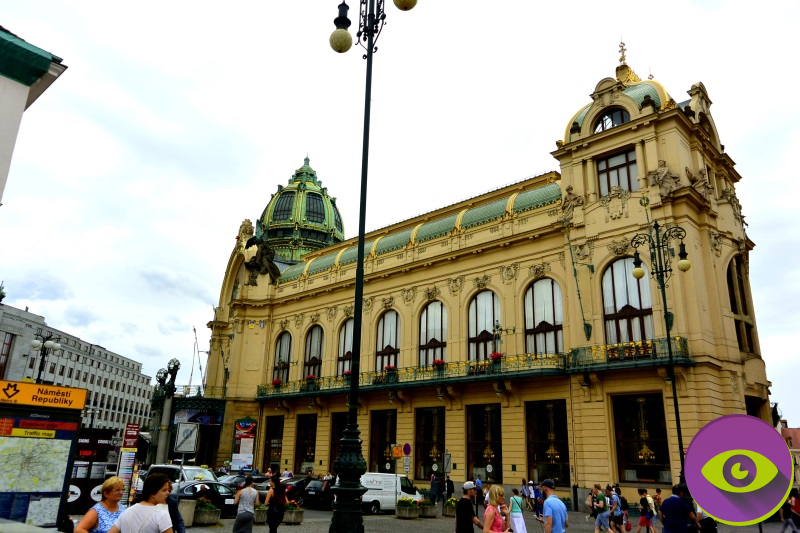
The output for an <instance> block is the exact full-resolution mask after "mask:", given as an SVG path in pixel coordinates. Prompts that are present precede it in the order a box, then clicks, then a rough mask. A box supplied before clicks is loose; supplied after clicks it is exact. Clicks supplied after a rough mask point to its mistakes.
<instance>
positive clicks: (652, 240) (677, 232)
mask: <svg viewBox="0 0 800 533" xmlns="http://www.w3.org/2000/svg"><path fill="white" fill-rule="evenodd" d="M649 203H650V200H649V199H648V198H647V197H646V196H643V197H642V198H641V199H640V200H639V204H640V205H641V206H642V207H644V210H645V215H646V216H647V233H637V234H636V235H634V236H633V239H631V246H632V247H633V248H634V250H637V249H638V248H639V247H640V246H643V245H645V244H646V245H647V246H648V249H649V251H650V265H651V272H650V275H651V276H652V277H653V279H654V280H655V282H656V285H657V286H658V288H659V290H660V291H661V301H662V303H663V305H664V324H665V325H666V330H667V355H668V357H669V362H668V366H667V372H668V373H667V376H668V377H669V380H670V382H671V383H672V403H673V407H674V409H675V425H676V428H677V432H678V452H679V457H680V461H681V473H680V478H679V480H678V483H679V484H680V485H681V486H682V487H683V491H684V492H683V494H684V499H685V500H687V503H690V504H691V498H692V497H691V495H690V494H689V488H688V487H687V486H686V478H685V476H684V453H683V435H682V433H681V412H680V408H679V406H678V388H677V384H676V380H675V363H674V360H673V356H672V338H671V337H670V331H671V330H672V324H673V319H674V317H673V315H672V313H670V312H669V310H668V309H667V290H666V289H667V286H668V285H667V283H668V282H669V278H670V277H672V264H671V262H670V258H671V257H673V256H674V255H675V250H674V249H673V248H671V247H670V241H672V240H675V239H678V240H680V245H679V248H678V270H680V271H681V272H686V271H687V270H689V269H690V268H691V267H692V264H691V263H690V262H689V260H688V256H689V254H688V253H686V245H685V244H683V239H685V238H686V230H684V229H683V228H681V227H680V226H668V227H666V228H662V227H661V225H660V224H659V223H658V221H657V220H656V221H655V222H653V223H652V224H650V217H649V215H647V206H648V205H649ZM633 266H634V269H633V277H635V278H636V279H642V278H643V277H644V275H645V270H644V268H642V260H641V258H640V257H639V252H638V251H636V252H634V254H633Z"/></svg>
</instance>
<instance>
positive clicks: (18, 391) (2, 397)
mask: <svg viewBox="0 0 800 533" xmlns="http://www.w3.org/2000/svg"><path fill="white" fill-rule="evenodd" d="M0 404H17V405H33V406H36V407H51V408H56V409H83V408H84V406H85V405H86V389H73V388H71V387H55V386H53V385H37V384H35V383H22V382H20V381H3V380H0Z"/></svg>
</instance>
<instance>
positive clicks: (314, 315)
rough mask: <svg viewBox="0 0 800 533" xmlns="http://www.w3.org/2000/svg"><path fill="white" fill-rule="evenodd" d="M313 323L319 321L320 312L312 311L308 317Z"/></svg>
mask: <svg viewBox="0 0 800 533" xmlns="http://www.w3.org/2000/svg"><path fill="white" fill-rule="evenodd" d="M308 318H309V320H310V321H311V323H312V324H316V323H317V322H319V312H317V313H312V314H311V316H310V317H308Z"/></svg>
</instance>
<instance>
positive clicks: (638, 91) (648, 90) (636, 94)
mask: <svg viewBox="0 0 800 533" xmlns="http://www.w3.org/2000/svg"><path fill="white" fill-rule="evenodd" d="M622 92H624V93H625V94H627V95H628V96H630V97H631V99H633V101H634V102H636V105H638V106H639V107H641V106H642V101H643V100H644V97H645V95H646V94H649V95H650V98H652V99H653V102H655V104H656V109H661V104H663V103H664V102H662V101H661V98H659V96H658V91H656V89H655V87H653V86H652V85H649V84H647V83H639V84H636V85H629V86H627V87H625V89H623V91H622Z"/></svg>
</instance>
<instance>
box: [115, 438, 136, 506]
mask: <svg viewBox="0 0 800 533" xmlns="http://www.w3.org/2000/svg"><path fill="white" fill-rule="evenodd" d="M138 441H139V424H126V425H125V434H124V436H123V438H122V449H121V450H120V454H119V466H117V476H119V478H120V479H122V481H124V482H125V488H124V489H123V493H122V500H121V501H120V502H119V504H120V506H121V507H122V508H123V509H124V508H125V507H127V504H128V501H133V496H135V495H136V486H135V485H133V488H131V480H132V478H133V470H134V466H135V463H136V450H137V444H138ZM134 482H135V480H134Z"/></svg>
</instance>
